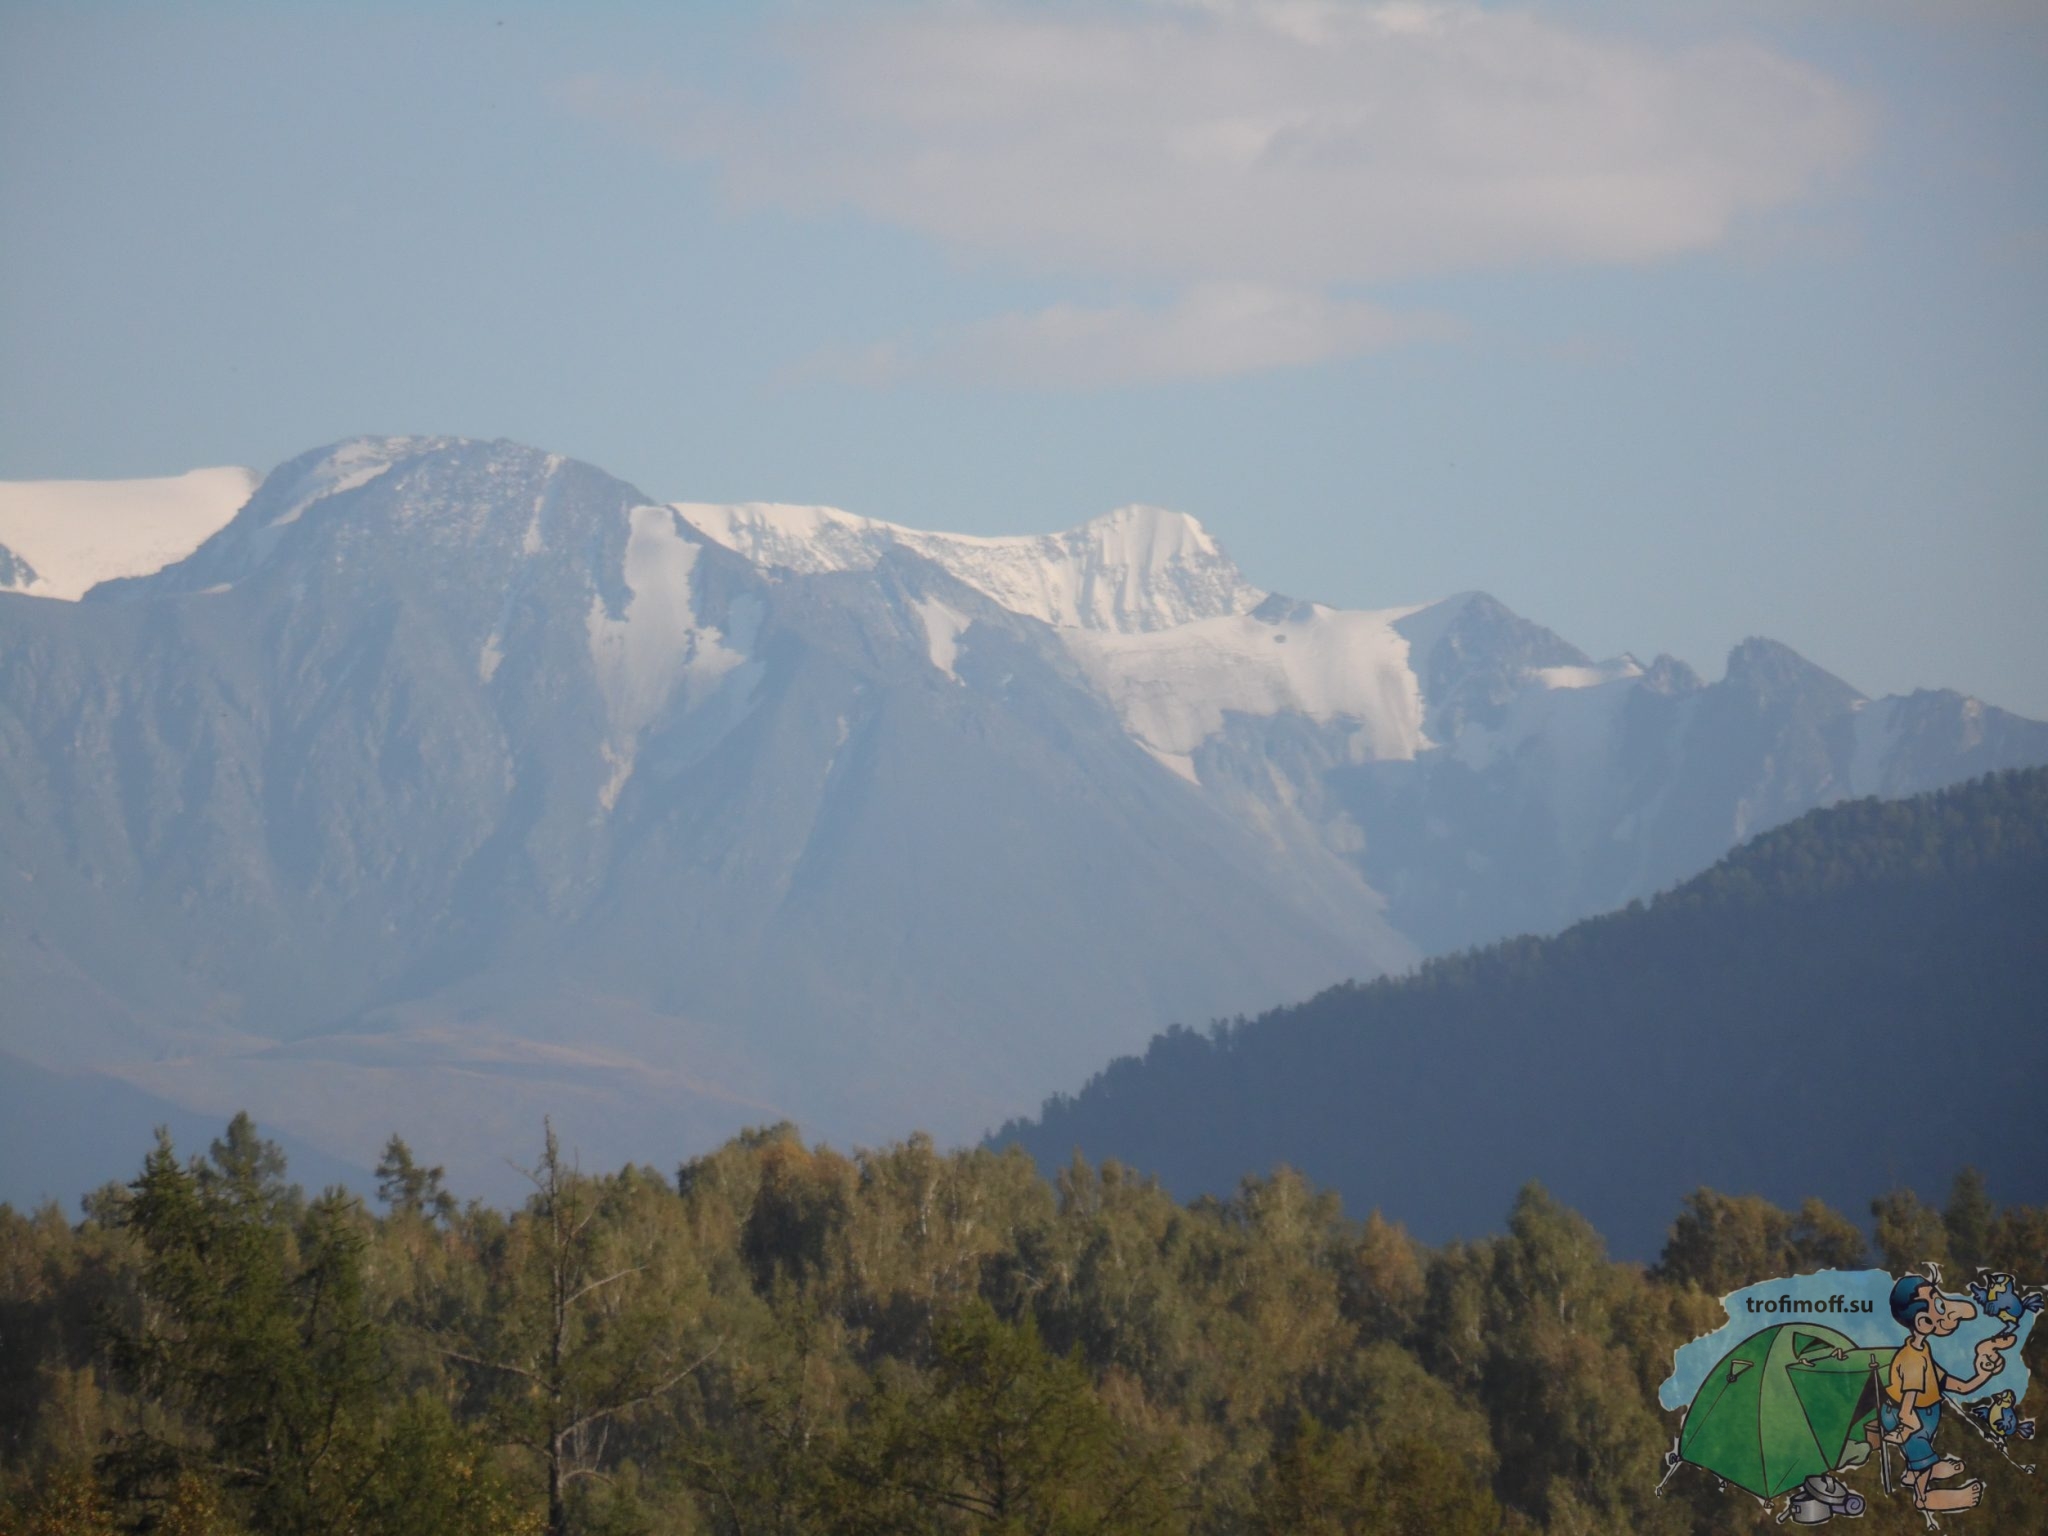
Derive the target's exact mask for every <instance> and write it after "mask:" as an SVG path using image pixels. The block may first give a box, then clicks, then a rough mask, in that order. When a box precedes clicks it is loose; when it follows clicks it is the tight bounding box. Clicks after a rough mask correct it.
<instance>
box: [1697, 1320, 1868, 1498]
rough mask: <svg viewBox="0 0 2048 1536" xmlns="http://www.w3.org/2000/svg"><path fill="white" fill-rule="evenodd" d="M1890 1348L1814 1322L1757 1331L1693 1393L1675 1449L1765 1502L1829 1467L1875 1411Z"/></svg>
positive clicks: (1839, 1460)
mask: <svg viewBox="0 0 2048 1536" xmlns="http://www.w3.org/2000/svg"><path fill="white" fill-rule="evenodd" d="M1893 1353H1894V1351H1893V1350H1892V1349H1891V1348H1889V1347H1886V1348H1883V1349H1868V1348H1865V1347H1863V1346H1861V1345H1859V1344H1856V1343H1854V1342H1852V1341H1851V1340H1850V1339H1849V1338H1848V1337H1847V1336H1846V1335H1844V1334H1840V1333H1837V1332H1835V1330H1834V1329H1832V1328H1823V1327H1821V1326H1820V1325H1819V1324H1817V1323H1779V1324H1777V1325H1776V1326H1775V1327H1771V1328H1766V1329H1764V1330H1763V1332H1761V1333H1753V1334H1751V1335H1750V1336H1749V1337H1748V1338H1746V1339H1744V1340H1743V1341H1742V1342H1741V1343H1740V1344H1738V1345H1736V1346H1735V1347H1734V1348H1733V1349H1731V1350H1729V1351H1728V1353H1727V1354H1726V1355H1724V1356H1722V1358H1721V1360H1720V1363H1719V1364H1717V1365H1716V1366H1715V1367H1714V1368H1713V1369H1712V1370H1711V1371H1709V1372H1707V1376H1706V1379H1705V1380H1704V1381H1702V1382H1701V1383H1700V1388H1699V1391H1697V1392H1695V1393H1694V1394H1693V1399H1692V1406H1691V1407H1690V1408H1688V1409H1687V1410H1686V1414H1685V1428H1684V1429H1683V1430H1681V1431H1680V1433H1679V1437H1678V1454H1679V1455H1681V1456H1682V1457H1684V1458H1685V1459H1686V1460H1687V1461H1689V1462H1691V1463H1692V1464H1693V1465H1694V1466H1696V1467H1705V1468H1706V1469H1707V1470H1708V1471H1709V1472H1713V1473H1715V1474H1717V1475H1718V1476H1721V1477H1724V1478H1726V1479H1727V1480H1728V1481H1729V1482H1731V1483H1733V1484H1735V1485H1736V1486H1737V1487H1738V1488H1746V1489H1748V1490H1749V1491H1750V1492H1751V1493H1753V1494H1755V1495H1756V1496H1757V1497H1758V1498H1760V1499H1773V1498H1776V1497H1777V1496H1778V1495H1779V1494H1781V1493H1784V1492H1786V1491H1787V1490H1789V1489H1792V1488H1797V1487H1798V1486H1799V1485H1800V1484H1801V1483H1803V1482H1805V1481H1806V1479H1807V1478H1809V1477H1812V1476H1815V1475H1816V1474H1820V1473H1828V1472H1833V1471H1834V1470H1835V1469H1836V1468H1837V1467H1839V1466H1840V1465H1841V1464H1842V1453H1843V1448H1844V1447H1845V1446H1847V1445H1848V1444H1849V1442H1850V1441H1852V1440H1855V1439H1859V1438H1860V1437H1861V1436H1862V1435H1863V1433H1864V1430H1865V1427H1866V1426H1867V1425H1868V1424H1869V1423H1870V1420H1871V1418H1872V1416H1873V1415H1875V1414H1876V1412H1877V1393H1878V1389H1879V1387H1880V1385H1881V1384H1882V1382H1883V1380H1884V1373H1885V1371H1886V1370H1887V1369H1888V1368H1889V1367H1890V1365H1891V1362H1892V1355H1893Z"/></svg>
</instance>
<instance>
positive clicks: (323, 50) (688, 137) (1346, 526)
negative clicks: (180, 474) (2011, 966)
mask: <svg viewBox="0 0 2048 1536" xmlns="http://www.w3.org/2000/svg"><path fill="white" fill-rule="evenodd" d="M0 231H4V234H0V477H4V478H15V479H21V478H49V477H73V476H76V477H109V476H121V475H141V474H162V473H168V472H172V471H175V470H179V469H183V468H187V467H190V466H193V465H199V464H214V463H247V464H252V465H255V466H257V467H259V468H265V467H268V466H270V465H272V464H274V463H276V462H278V461H280V460H282V459H284V458H286V457H288V456H290V455H292V454H295V453H297V452H299V451H301V450H303V449H305V448H308V447H311V446H314V445H316V444H319V443H323V442H327V441H330V440H333V439H335V438H338V437H342V436H346V435H350V434H353V433H357V432H382V431H419V432H458V433H467V434H473V435H480V436H506V437H513V438H517V439H521V440H523V441H527V442H531V443H535V444H538V445H540V446H544V447H547V448H551V449H557V450H560V451H564V452H568V453H572V454H575V455H578V456H580V457H583V458H587V459H590V460H592V461H594V462H596V463H598V464H600V465H602V466H604V467H605V468H607V469H610V470H611V471H613V472H614V473H616V474H619V475H621V476H623V477H624V478H626V479H628V480H631V481H633V482H634V483H635V484H637V485H639V486H640V487H641V488H642V489H643V490H645V491H646V492H648V493H649V494H650V495H653V496H657V497H660V498H664V499H669V498H677V499H682V498H688V499H694V500H741V499H775V500H796V501H824V502H831V503H834V504H837V505H841V506H846V507H850V508H853V509H855V510H857V511H860V512H863V513H867V514H870V515H874V516H880V517H886V518H892V519H895V520H899V521H903V522H908V523H913V524H919V525H924V526H936V527H946V528H954V529H960V530H965V531H972V532H1002V531H1025V530H1036V529H1049V528H1056V527H1062V526H1066V525H1069V524H1071V523H1074V522H1077V521H1079V520H1081V519H1082V518H1085V517H1088V516H1091V515H1093V514H1095V513H1097V512H1099V511H1103V510H1106V509H1108V508H1109V507H1112V506H1115V505H1117V504H1120V503H1123V502H1128V501H1149V502H1155V503H1160V504H1163V505H1168V506H1174V507H1180V508H1184V509H1186V510H1188V511H1191V512H1194V513H1195V514H1196V515H1198V516H1199V517H1201V518H1202V519H1203V520H1204V522H1206V523H1207V524H1208V525H1209V526H1210V527H1211V528H1212V529H1214V530H1215V531H1216V532H1217V533H1218V535H1219V536H1220V537H1221V538H1222V539H1223V540H1224V542H1225V544H1226V545H1227V546H1228V547H1229V548H1230V550H1231V551H1232V552H1233V553H1234V554H1235V555H1236V556H1237V558H1238V560H1239V562H1240V564H1242V565H1243V566H1244V567H1245V569H1246V571H1247V573H1248V574H1249V575H1250V577H1251V578H1252V579H1253V580H1254V581H1256V582H1258V583H1260V584H1261V585H1265V586H1268V587H1272V588H1275V589H1277V590H1281V591H1286V592H1289V593H1292V594H1296V595H1300V596H1307V597H1313V598H1316V599H1319V600H1322V601H1326V602H1332V603H1338V604H1343V605H1351V606H1380V605H1391V604H1396V603H1409V602H1419V601H1423V600H1427V599H1430V598H1433V597H1437V596H1441V595H1443V594H1445V593H1448V592H1452V591H1457V590H1462V589H1466V588H1475V587H1476V588H1483V589H1485V590H1488V591H1491V592H1493V593H1494V594H1495V595H1497V596H1498V597H1500V598H1501V599H1502V600H1504V601H1505V602H1507V603H1508V604H1509V605H1510V606H1512V607H1514V608H1515V609H1517V610H1518V611H1520V612H1522V613H1524V614H1526V615H1528V616H1529V617H1531V618H1534V619H1537V620H1539V621H1541V622H1544V623H1546V624H1549V625H1550V626H1552V627H1553V628H1555V629H1557V630H1559V631H1560V632H1561V633H1563V634H1564V635H1566V636H1567V637H1568V638H1570V639H1572V640H1574V641H1576V642H1577V643H1579V644H1580V645H1582V646H1584V647H1586V648H1587V649H1589V650H1591V651H1593V652H1595V653H1596V654H1601V655H1607V654H1613V653H1616V652H1619V651H1621V650H1624V649H1627V650H1632V651H1635V652H1636V653H1637V654H1639V655H1641V656H1643V657H1645V658H1647V657H1648V656H1650V655H1652V654H1654V653H1656V652H1658V651H1670V652H1672V653H1674V654H1676V655H1679V656H1681V657H1684V658H1685V659H1687V660H1689V661H1691V662H1693V663H1694V664H1695V665H1696V666H1698V667H1699V668H1700V669H1701V670H1702V671H1703V672H1704V673H1706V674H1707V675H1708V676H1710V677H1712V676H1716V675H1718V674H1719V671H1720V668H1721V660H1722V657H1723V656H1724V655H1725V652H1726V650H1727V648H1728V647H1729V646H1730V645H1731V644H1733V643H1734V642H1735V641H1737V640H1739V639H1740V638H1742V637H1743V636H1744V635H1747V634H1767V635H1771V636H1773V637H1775V638H1778V639H1782V640H1784V641H1787V642H1788V643H1790V644H1792V645H1794V646H1796V647H1797V648H1799V649H1800V650H1802V651H1803V652H1805V653H1806V654H1807V655H1809V656H1811V657H1812V658H1813V659H1815V660H1816V661H1818V662H1820V663H1821V664H1823V665H1825V666H1827V667H1829V668H1831V669H1832V670H1835V671H1837V672H1839V673H1840V674H1842V675H1843V676H1844V677H1846V678H1847V679H1848V680H1849V681H1851V682H1853V683H1855V684H1856V685H1857V686H1859V687H1862V688H1863V689H1865V690H1866V691H1869V692H1873V693H1878V692H1893V691H1904V690H1908V689H1911V688H1914V687H1919V686H1942V685H1950V686H1956V687H1961V688H1964V689H1966V690H1968V691H1971V692H1974V693H1977V694H1979V695H1981V696H1983V697H1985V698H1987V699H1989V700H1991V701H1992V702H1994V703H1999V704H2003V705H2005V706H2007V707H2010V708H2015V709H2019V710H2021V711H2023V712H2026V713H2029V714H2033V715H2036V716H2048V603H2044V601H2043V593H2044V592H2048V504H2044V497H2043V487H2044V485H2048V430H2044V426H2048V364H2044V361H2043V359H2044V358H2048V13H2042V12H2039V10H2038V8H2031V7H2027V6H2022V5H2000V4H1991V3H1971V0H1945V3H1939V4H1936V3H1932V0H1930V3H1927V4H1924V5H1921V4H1912V3H1906V0H1858V3H1849V0H1778V3H1772V4H1763V3H1754V4H1752V3H1748V0H1730V3H1728V4H1725V5H1718V6H1716V5H1700V4H1684V5H1682V4H1678V3H1675V0H1672V3H1660V0H1651V3H1647V4H1638V5H1631V6H1627V7H1623V6H1619V5H1595V4H1574V5H1559V6H1532V7H1512V8H1511V7H1498V6H1470V5H1423V4H1405V3H1404V4H1398V5H1356V4H1346V3H1342V0H1337V3H1322V0H1199V3H1197V0H1129V3H1125V4H1110V3H1101V4H1094V5H1086V6H1083V5H1078V4H1045V3H1041V4H1037V5H1032V6H1028V7H1026V6H1022V5H1002V4H996V3H927V4H909V3H904V4H890V5H871V6H859V5H838V6H829V7H828V6H823V5H802V4H778V5H772V6H771V5H762V6H753V7H748V6H739V5H712V4H695V5H676V4H665V5H658V6H657V5H626V4H599V5H591V6H578V7H573V8H572V7H567V6H560V7H541V6H535V5H522V4H510V3H507V4H503V5H497V6H471V5H466V4H443V5H436V6H417V7H400V6H395V5H371V4H357V5H349V6H342V5H331V4H330V5H321V4H311V3H309V4H302V5H293V6H276V5H242V6H232V5H187V6H182V7H171V6H152V7H126V6H120V5H114V4H95V5H89V6H87V5H38V4H33V3H20V0H0Z"/></svg>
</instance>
